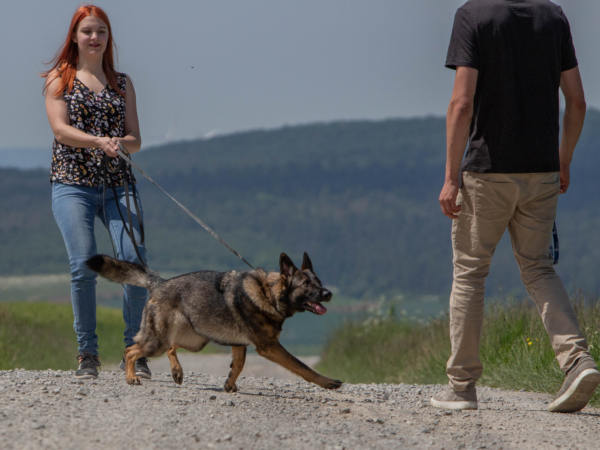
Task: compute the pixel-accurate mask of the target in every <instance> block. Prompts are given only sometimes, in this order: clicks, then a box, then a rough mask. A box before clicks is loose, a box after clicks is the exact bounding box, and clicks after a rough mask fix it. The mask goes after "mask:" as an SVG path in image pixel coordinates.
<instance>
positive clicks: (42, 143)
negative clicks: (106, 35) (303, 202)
mask: <svg viewBox="0 0 600 450" xmlns="http://www.w3.org/2000/svg"><path fill="white" fill-rule="evenodd" d="M80 3H81V2H80V1H74V0H53V1H48V0H19V1H12V2H8V1H4V2H2V6H1V7H0V42H2V45H1V46H0V61H2V63H1V64H0V80H1V82H0V105H1V107H0V149H7V148H15V147H23V148H48V149H50V147H51V142H52V132H51V130H50V127H49V125H48V121H47V118H46V113H45V109H44V101H43V97H42V95H41V89H42V83H43V81H42V79H41V78H39V77H38V76H37V74H38V73H39V72H40V71H42V70H44V68H45V66H44V64H43V63H44V62H45V61H48V60H49V59H51V57H52V56H53V55H54V53H55V52H56V51H57V50H58V48H59V47H60V45H61V44H62V42H63V41H64V39H65V37H66V34H67V29H68V25H69V22H70V19H71V16H72V14H73V12H74V10H75V9H76V7H77V6H79V5H80ZM462 3H464V1H462V0H461V1H457V0H360V1H359V0H286V1H283V0H210V1H209V0H185V1H184V0H181V1H179V0H174V1H170V2H166V1H164V0H99V1H96V2H95V4H96V5H98V6H101V7H103V8H104V9H105V10H106V11H107V13H108V15H109V18H110V19H111V22H112V26H113V33H114V38H115V40H116V42H117V44H118V49H119V61H118V68H119V69H120V70H121V71H124V72H126V73H128V74H129V75H130V76H131V77H132V79H133V81H134V83H135V87H136V91H137V98H138V113H139V116H140V122H141V129H142V138H143V140H144V145H145V146H149V145H152V144H157V143H161V142H165V141H167V140H179V139H189V138H194V137H200V136H203V135H205V134H206V133H209V132H214V131H213V130H217V132H218V133H229V132H232V131H238V130H247V129H252V128H274V127H279V126H282V125H285V124H298V123H307V122H316V121H332V120H337V119H380V118H388V117H412V116H424V115H430V114H433V115H443V114H445V111H446V107H447V103H448V100H449V98H450V92H451V88H452V82H453V72H452V71H450V70H448V69H445V68H444V60H445V54H446V50H447V46H448V39H449V37H450V31H451V28H452V21H453V18H454V12H455V10H456V8H457V7H459V6H460V5H461V4H462ZM556 3H558V4H560V5H562V6H563V9H564V10H565V12H566V14H567V16H568V17H569V19H570V22H571V27H572V30H573V36H574V40H575V46H576V48H577V53H578V57H579V61H580V66H581V70H582V74H583V78H584V84H585V87H586V92H587V98H588V104H589V105H590V106H593V107H598V108H600V86H599V85H598V82H597V80H598V79H599V78H600V58H598V47H599V45H600V27H598V22H599V21H600V1H598V0H561V1H557V2H556ZM192 67H193V68H192Z"/></svg>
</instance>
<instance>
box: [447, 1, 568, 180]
mask: <svg viewBox="0 0 600 450" xmlns="http://www.w3.org/2000/svg"><path fill="white" fill-rule="evenodd" d="M446 66H447V67H450V68H456V66H467V67H472V68H475V69H477V70H478V71H479V75H478V82H477V91H476V95H475V104H474V115H473V122H472V126H471V142H470V145H469V149H468V151H467V155H466V157H465V160H464V161H463V165H462V170H464V171H469V172H480V173H482V172H493V173H529V172H558V171H559V170H560V163H559V154H558V135H559V100H558V89H559V86H560V76H561V72H563V71H565V70H570V69H572V68H574V67H576V66H577V59H576V57H575V51H574V48H573V43H572V39H571V32H570V28H569V23H568V21H567V19H566V17H565V15H564V14H563V12H562V10H561V8H560V7H558V6H557V5H555V4H553V3H551V2H550V1H547V0H471V1H468V2H467V3H466V4H465V5H463V6H462V7H461V8H460V9H459V10H458V11H457V14H456V19H455V24H454V29H453V32H452V40H451V42H450V48H449V50H448V58H447V61H446Z"/></svg>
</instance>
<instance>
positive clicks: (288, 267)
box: [279, 253, 298, 277]
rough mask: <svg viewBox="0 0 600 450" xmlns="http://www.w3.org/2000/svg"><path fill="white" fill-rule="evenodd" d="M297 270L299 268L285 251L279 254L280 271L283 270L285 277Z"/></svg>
mask: <svg viewBox="0 0 600 450" xmlns="http://www.w3.org/2000/svg"><path fill="white" fill-rule="evenodd" d="M296 270H298V269H297V268H296V266H295V265H294V263H293V262H292V260H291V259H290V257H289V256H288V255H286V254H285V253H282V254H281V255H280V256H279V271H280V272H281V275H283V276H285V277H291V276H292V275H294V272H296Z"/></svg>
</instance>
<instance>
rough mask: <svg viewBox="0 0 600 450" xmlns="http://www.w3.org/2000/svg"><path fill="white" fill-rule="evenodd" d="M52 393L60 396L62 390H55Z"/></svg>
mask: <svg viewBox="0 0 600 450" xmlns="http://www.w3.org/2000/svg"><path fill="white" fill-rule="evenodd" d="M52 392H54V393H55V394H60V389H54V390H53V391H52Z"/></svg>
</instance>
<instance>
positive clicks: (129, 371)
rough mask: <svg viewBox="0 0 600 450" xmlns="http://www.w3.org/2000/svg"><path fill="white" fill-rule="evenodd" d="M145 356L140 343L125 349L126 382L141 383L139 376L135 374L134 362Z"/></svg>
mask: <svg viewBox="0 0 600 450" xmlns="http://www.w3.org/2000/svg"><path fill="white" fill-rule="evenodd" d="M143 356H146V355H145V354H144V352H143V351H142V348H141V347H140V344H135V345H132V346H131V347H127V348H126V349H125V376H126V377H127V383H128V384H142V382H141V380H140V377H138V376H137V375H136V374H135V362H136V361H137V360H138V359H139V358H141V357H143Z"/></svg>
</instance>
